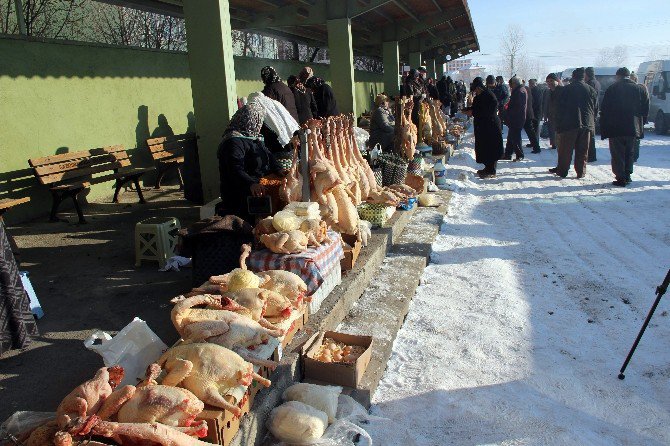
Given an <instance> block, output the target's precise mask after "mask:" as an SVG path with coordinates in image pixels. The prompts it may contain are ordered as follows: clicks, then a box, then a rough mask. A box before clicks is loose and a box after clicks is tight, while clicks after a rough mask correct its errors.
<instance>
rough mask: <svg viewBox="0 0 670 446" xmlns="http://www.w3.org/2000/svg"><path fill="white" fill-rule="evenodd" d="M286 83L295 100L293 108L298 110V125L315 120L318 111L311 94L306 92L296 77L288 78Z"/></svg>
mask: <svg viewBox="0 0 670 446" xmlns="http://www.w3.org/2000/svg"><path fill="white" fill-rule="evenodd" d="M286 81H287V82H288V86H289V88H290V89H291V91H292V92H293V97H294V98H295V107H296V108H297V110H298V124H300V125H302V124H304V123H305V122H307V121H308V120H310V119H312V118H315V117H316V116H317V115H318V113H319V110H318V108H317V106H316V100H315V99H314V95H313V94H312V92H311V91H309V90H307V89H306V88H305V85H304V84H303V83H302V82H300V79H298V78H297V77H296V76H289V77H288V79H286Z"/></svg>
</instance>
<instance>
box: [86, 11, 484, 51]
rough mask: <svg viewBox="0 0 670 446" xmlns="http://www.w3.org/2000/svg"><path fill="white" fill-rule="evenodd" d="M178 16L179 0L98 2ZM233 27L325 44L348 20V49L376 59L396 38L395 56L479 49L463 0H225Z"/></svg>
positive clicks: (319, 44) (179, 12) (179, 14)
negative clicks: (335, 26) (331, 26)
mask: <svg viewBox="0 0 670 446" xmlns="http://www.w3.org/2000/svg"><path fill="white" fill-rule="evenodd" d="M98 1H103V2H105V3H112V4H116V5H121V6H127V7H131V8H136V9H143V10H147V11H152V12H160V13H163V14H168V15H174V16H183V8H182V4H183V3H182V0H98ZM229 2H230V13H231V22H232V23H231V24H232V26H233V28H234V29H239V30H248V31H255V32H259V33H263V34H267V35H274V36H277V37H284V38H287V39H290V40H296V41H299V42H303V43H306V44H309V45H310V46H327V45H328V31H327V29H326V21H327V20H328V19H330V18H343V17H349V18H351V27H352V34H353V42H354V51H356V53H357V54H361V55H370V56H381V52H382V42H384V41H392V40H398V41H399V42H400V54H401V57H404V58H406V56H407V55H408V54H409V53H410V52H419V51H420V52H421V53H422V58H423V59H424V60H427V59H436V60H438V62H439V61H444V59H442V58H446V56H451V58H452V59H455V58H457V57H458V53H463V54H466V53H468V52H469V51H470V50H471V51H476V50H478V49H479V42H478V41H477V34H476V33H475V29H474V25H473V24H472V18H471V16H470V10H469V8H468V4H467V0H331V1H327V0H254V1H249V0H229Z"/></svg>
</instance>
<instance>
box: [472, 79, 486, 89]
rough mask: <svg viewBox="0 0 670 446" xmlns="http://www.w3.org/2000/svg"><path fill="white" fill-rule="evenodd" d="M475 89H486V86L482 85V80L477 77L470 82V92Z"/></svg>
mask: <svg viewBox="0 0 670 446" xmlns="http://www.w3.org/2000/svg"><path fill="white" fill-rule="evenodd" d="M477 87H480V88H481V89H482V90H485V89H486V86H485V85H484V79H482V78H481V77H479V76H477V77H476V78H474V79H473V80H472V84H471V85H470V91H475V89H476V88H477Z"/></svg>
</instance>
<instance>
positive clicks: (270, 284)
mask: <svg viewBox="0 0 670 446" xmlns="http://www.w3.org/2000/svg"><path fill="white" fill-rule="evenodd" d="M261 274H262V275H264V276H266V277H267V278H268V279H269V280H267V281H266V282H265V283H264V284H263V288H264V289H267V290H270V291H274V292H275V293H279V294H281V295H282V296H284V297H286V298H288V299H289V300H290V302H291V304H292V305H293V306H294V307H295V308H300V306H301V305H302V301H303V300H305V294H306V293H307V284H306V283H305V281H304V280H302V279H301V278H300V276H299V275H297V274H295V273H292V272H290V271H283V270H270V271H264V272H262V273H261Z"/></svg>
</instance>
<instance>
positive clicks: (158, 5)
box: [96, 0, 184, 17]
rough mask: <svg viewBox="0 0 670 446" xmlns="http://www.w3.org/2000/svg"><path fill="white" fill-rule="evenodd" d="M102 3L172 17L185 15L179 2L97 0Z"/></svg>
mask: <svg viewBox="0 0 670 446" xmlns="http://www.w3.org/2000/svg"><path fill="white" fill-rule="evenodd" d="M96 1H98V2H100V3H108V4H110V5H116V6H123V7H125V8H133V9H139V10H140V11H147V12H154V13H157V14H164V15H169V16H172V17H184V8H183V7H182V6H180V5H178V4H176V2H175V3H172V2H168V1H165V0H164V1H158V0H96Z"/></svg>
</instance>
